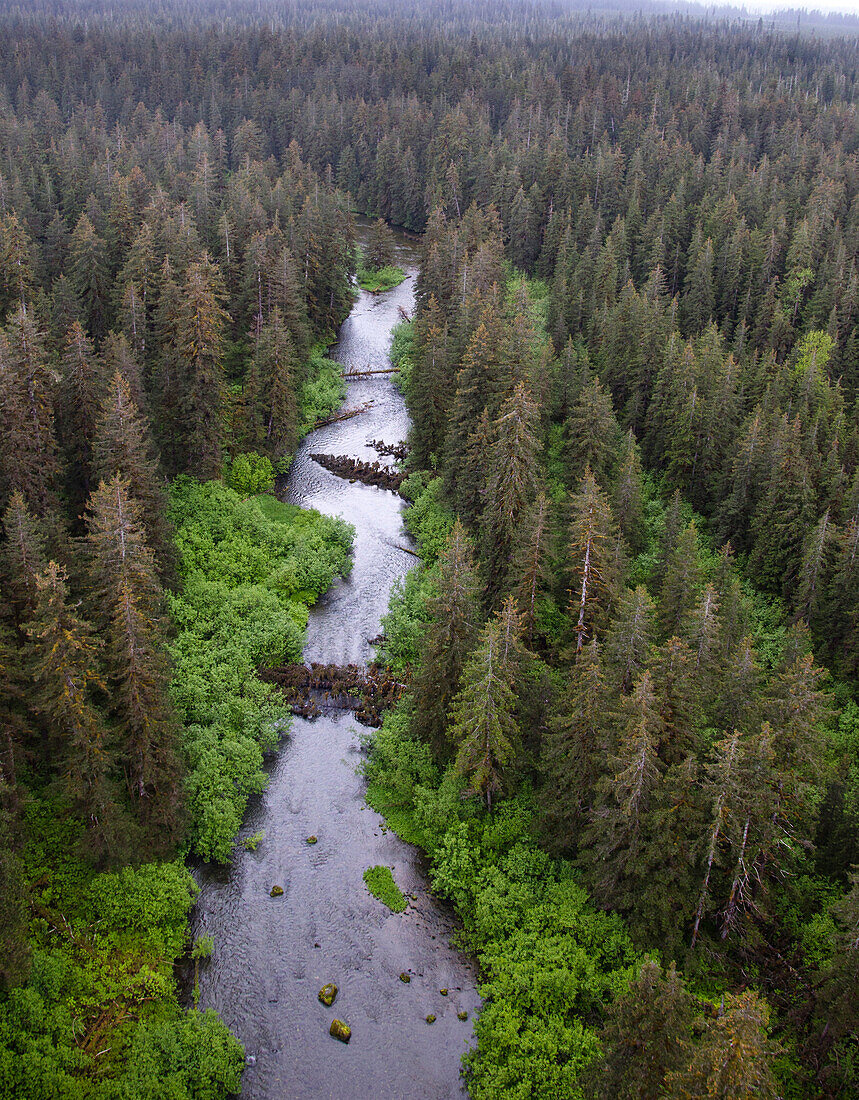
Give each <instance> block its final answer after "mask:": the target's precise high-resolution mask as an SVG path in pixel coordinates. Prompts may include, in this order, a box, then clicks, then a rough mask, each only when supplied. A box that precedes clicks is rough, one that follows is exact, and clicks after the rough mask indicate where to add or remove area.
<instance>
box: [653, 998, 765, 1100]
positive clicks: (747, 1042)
mask: <svg viewBox="0 0 859 1100" xmlns="http://www.w3.org/2000/svg"><path fill="white" fill-rule="evenodd" d="M768 1029H769V1007H768V1005H767V1003H766V1001H765V1000H764V999H763V998H762V997H761V996H760V995H759V994H757V993H756V992H755V991H754V990H752V989H748V990H746V991H745V992H744V993H738V994H736V995H733V994H730V993H727V994H725V998H724V1004H723V1006H722V1007H721V1008H720V1009H719V1010H718V1012H717V1013H716V1015H715V1018H710V1019H708V1020H707V1023H706V1026H705V1029H704V1034H703V1035H702V1036H701V1038H700V1040H699V1041H698V1042H697V1043H696V1044H695V1045H694V1047H693V1048H692V1057H691V1060H690V1061H689V1064H688V1065H687V1066H685V1067H684V1068H682V1069H678V1070H669V1072H668V1073H667V1075H666V1088H667V1092H666V1094H667V1095H669V1096H672V1097H675V1096H676V1097H677V1098H678V1100H697V1098H698V1097H705V1096H706V1097H708V1098H709V1097H712V1098H713V1100H746V1098H748V1097H751V1096H754V1097H755V1098H756V1100H775V1098H776V1097H777V1096H778V1095H779V1089H778V1085H777V1083H776V1080H775V1077H774V1076H773V1072H772V1068H771V1061H772V1058H773V1057H774V1055H775V1054H776V1052H777V1048H776V1047H775V1046H774V1044H772V1043H771V1042H770V1041H769V1036H768Z"/></svg>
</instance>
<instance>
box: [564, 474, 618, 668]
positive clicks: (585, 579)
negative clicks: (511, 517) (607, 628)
mask: <svg viewBox="0 0 859 1100" xmlns="http://www.w3.org/2000/svg"><path fill="white" fill-rule="evenodd" d="M572 513H573V519H572V523H571V524H570V542H569V547H570V564H571V566H572V584H571V587H570V595H571V611H572V613H573V616H574V619H575V632H576V646H575V650H576V653H577V654H578V653H579V652H580V651H581V649H582V646H583V645H584V643H585V641H586V640H587V639H588V638H591V637H593V634H594V631H595V630H596V629H597V628H598V627H599V626H600V625H601V624H602V623H603V622H604V620H605V618H606V616H607V614H608V612H609V609H610V608H611V605H612V603H613V600H614V598H615V594H616V588H617V583H618V576H617V573H618V570H617V563H616V558H615V556H614V553H613V550H614V538H613V536H614V534H615V531H614V519H613V517H612V514H611V508H610V507H609V503H608V499H607V498H606V495H605V494H604V493H603V492H602V490H601V489H600V488H599V486H598V485H597V483H596V479H595V478H594V475H593V474H592V473H591V471H590V469H585V474H584V477H583V478H582V482H581V485H580V486H579V490H578V492H577V493H576V494H575V496H574V497H573V500H572Z"/></svg>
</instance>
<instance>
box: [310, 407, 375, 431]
mask: <svg viewBox="0 0 859 1100" xmlns="http://www.w3.org/2000/svg"><path fill="white" fill-rule="evenodd" d="M373 404H374V402H372V401H365V402H364V404H363V405H362V406H361V407H360V409H347V410H346V411H345V412H342V413H336V414H335V415H334V416H325V417H323V418H322V419H321V420H317V421H316V423H315V424H314V425H313V430H314V431H316V429H317V428H327V427H328V425H329V424H338V423H339V422H340V421H341V420H351V419H352V417H353V416H358V415H359V414H360V413H362V412H366V411H367V409H372V407H373Z"/></svg>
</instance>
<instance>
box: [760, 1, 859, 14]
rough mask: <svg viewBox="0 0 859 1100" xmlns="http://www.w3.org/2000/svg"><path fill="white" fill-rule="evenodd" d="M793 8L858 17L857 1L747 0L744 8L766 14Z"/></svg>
mask: <svg viewBox="0 0 859 1100" xmlns="http://www.w3.org/2000/svg"><path fill="white" fill-rule="evenodd" d="M794 7H796V8H800V7H802V8H807V9H809V10H810V11H811V10H817V11H843V12H849V13H851V14H852V15H859V0H810V2H808V0H806V2H802V0H796V2H791V0H787V2H785V0H757V2H752V0H747V3H746V8H747V9H748V10H749V11H762V12H766V11H775V10H776V9H778V8H794Z"/></svg>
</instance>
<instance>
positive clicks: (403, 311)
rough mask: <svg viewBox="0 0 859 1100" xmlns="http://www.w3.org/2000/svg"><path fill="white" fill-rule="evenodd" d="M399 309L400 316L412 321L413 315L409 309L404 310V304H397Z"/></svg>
mask: <svg viewBox="0 0 859 1100" xmlns="http://www.w3.org/2000/svg"><path fill="white" fill-rule="evenodd" d="M397 309H398V310H399V313H400V316H401V317H402V319H403V320H404V321H411V319H412V318H411V315H410V314H409V313H407V311H406V310H404V309H403V307H402V306H397Z"/></svg>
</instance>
